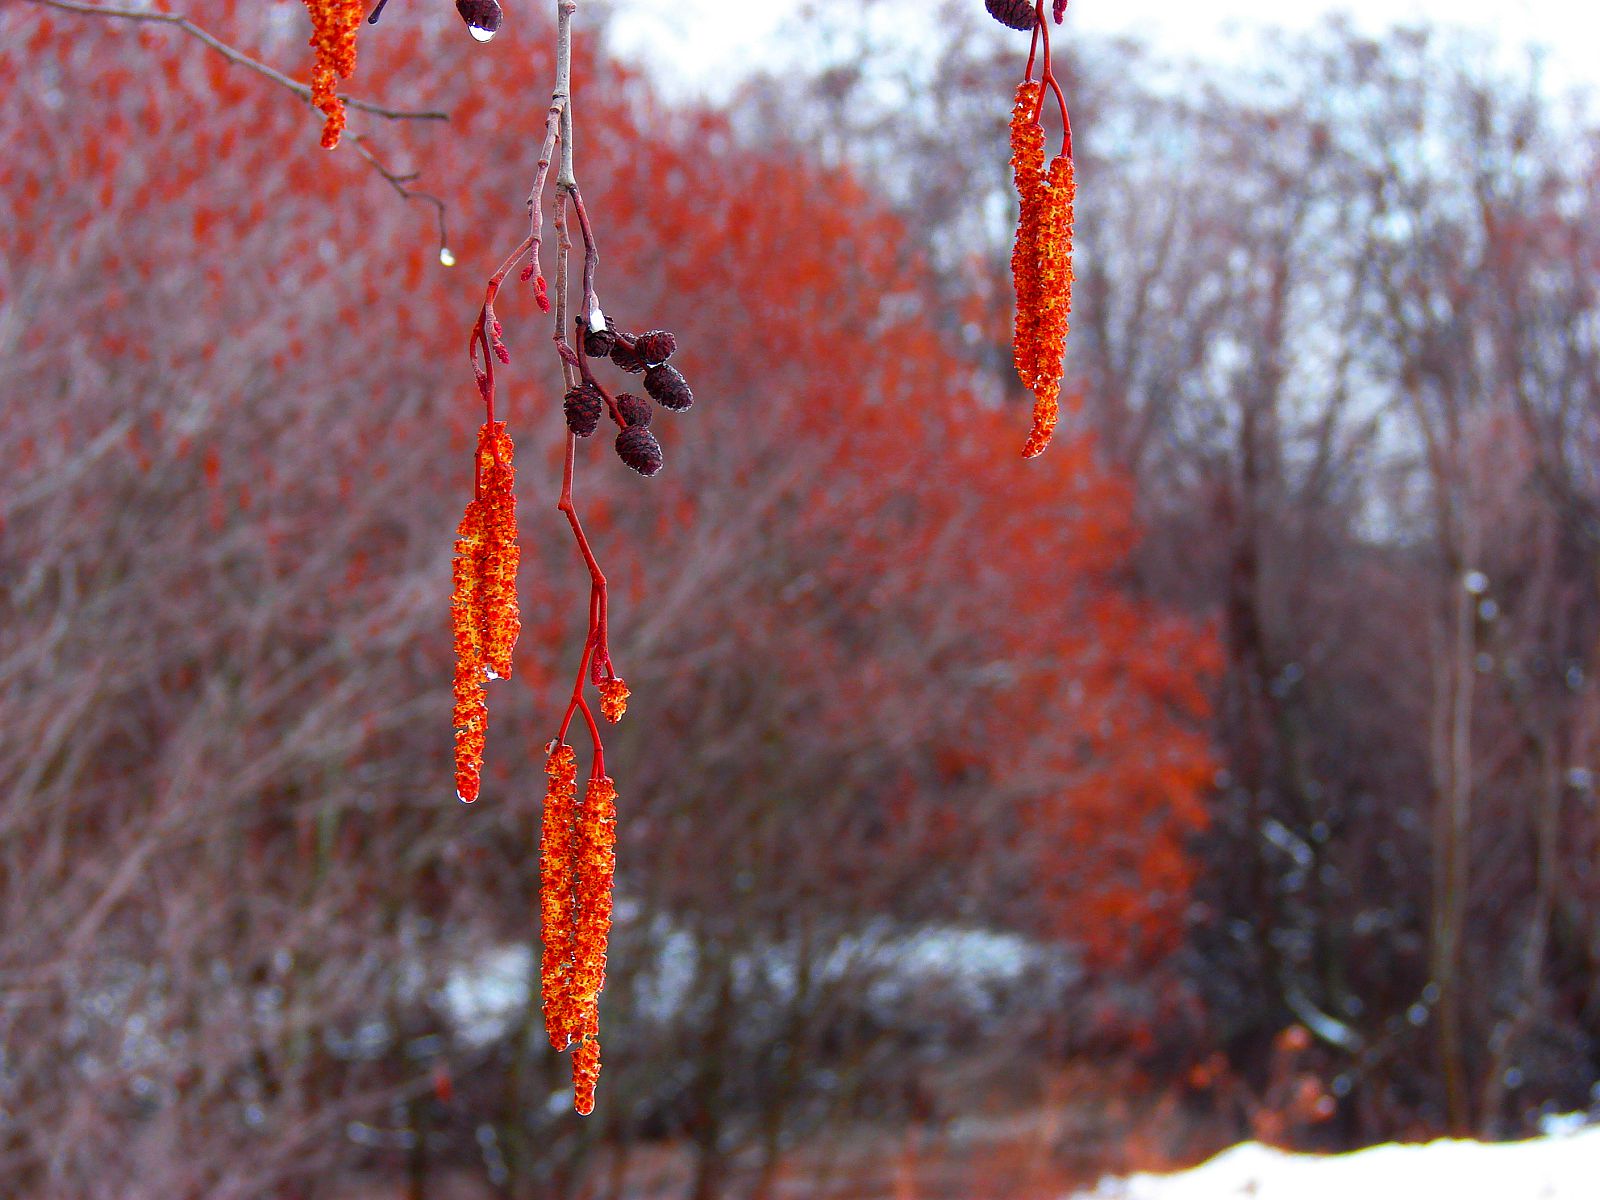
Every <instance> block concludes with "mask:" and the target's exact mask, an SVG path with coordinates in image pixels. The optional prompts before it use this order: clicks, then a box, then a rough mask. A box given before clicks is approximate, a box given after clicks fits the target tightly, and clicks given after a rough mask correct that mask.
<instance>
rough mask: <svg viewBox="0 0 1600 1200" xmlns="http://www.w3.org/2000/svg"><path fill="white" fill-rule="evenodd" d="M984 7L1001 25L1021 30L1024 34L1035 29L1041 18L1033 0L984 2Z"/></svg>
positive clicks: (987, 0)
mask: <svg viewBox="0 0 1600 1200" xmlns="http://www.w3.org/2000/svg"><path fill="white" fill-rule="evenodd" d="M983 6H984V7H985V8H986V9H988V10H989V15H990V16H991V17H993V18H994V19H995V20H996V21H999V22H1000V24H1002V25H1004V26H1006V27H1007V28H1009V29H1020V30H1021V31H1022V32H1023V33H1027V32H1028V31H1029V30H1031V29H1032V28H1033V26H1034V22H1035V21H1036V20H1037V19H1038V16H1039V14H1038V10H1037V9H1036V8H1035V7H1034V5H1033V0H984V5H983Z"/></svg>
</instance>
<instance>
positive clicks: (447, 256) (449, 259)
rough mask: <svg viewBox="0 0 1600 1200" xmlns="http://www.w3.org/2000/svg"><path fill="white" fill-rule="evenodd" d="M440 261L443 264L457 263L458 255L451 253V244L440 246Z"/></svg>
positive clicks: (450, 265) (451, 265) (453, 264)
mask: <svg viewBox="0 0 1600 1200" xmlns="http://www.w3.org/2000/svg"><path fill="white" fill-rule="evenodd" d="M439 262H440V264H441V265H442V266H446V267H453V266H455V265H456V256H455V255H454V254H451V253H450V247H449V246H440V247H439Z"/></svg>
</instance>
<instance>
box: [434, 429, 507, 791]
mask: <svg viewBox="0 0 1600 1200" xmlns="http://www.w3.org/2000/svg"><path fill="white" fill-rule="evenodd" d="M511 454H512V445H511V439H510V438H509V437H507V436H506V426H505V422H504V421H496V422H494V424H493V425H489V424H485V425H484V426H483V427H482V428H481V429H479V430H478V449H477V458H476V460H475V461H476V464H477V480H478V485H477V489H476V490H477V494H476V495H475V496H474V497H473V500H472V502H471V503H470V504H468V505H467V511H466V512H465V513H463V514H462V517H461V524H460V525H459V526H458V527H457V529H456V545H455V554H456V557H455V563H454V564H453V566H452V568H451V574H452V580H453V585H454V586H453V590H452V593H451V597H450V624H451V631H452V635H453V640H454V642H455V651H456V670H455V708H454V710H453V713H452V723H453V724H454V726H455V731H456V795H457V796H458V797H460V798H461V799H462V800H464V801H466V802H467V803H469V804H470V803H471V802H472V801H474V800H476V799H477V798H478V789H479V786H480V782H481V779H482V775H483V749H484V742H485V739H486V735H487V730H488V724H489V708H488V704H487V701H486V698H485V695H484V684H485V683H486V682H488V681H489V680H491V679H504V678H505V677H506V676H508V675H510V674H511V652H512V649H513V648H514V647H515V646H516V643H517V635H518V634H519V633H520V632H521V629H522V619H521V615H520V613H519V610H518V607H517V566H518V564H519V562H520V561H521V554H522V552H521V550H520V548H519V547H518V545H517V502H516V496H515V494H514V491H513V485H514V483H515V480H516V472H515V470H514V469H513V467H512V464H511Z"/></svg>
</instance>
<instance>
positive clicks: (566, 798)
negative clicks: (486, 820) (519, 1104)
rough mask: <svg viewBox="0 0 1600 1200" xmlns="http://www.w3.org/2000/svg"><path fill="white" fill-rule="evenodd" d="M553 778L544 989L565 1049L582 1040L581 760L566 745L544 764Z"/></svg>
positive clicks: (545, 834)
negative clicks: (578, 952)
mask: <svg viewBox="0 0 1600 1200" xmlns="http://www.w3.org/2000/svg"><path fill="white" fill-rule="evenodd" d="M544 772H545V774H546V775H547V776H549V783H548V784H547V785H546V788H545V794H544V813H543V816H542V817H541V820H540V838H539V919H540V923H541V926H542V928H541V929H540V937H541V938H542V939H543V941H544V956H543V958H542V959H541V960H540V966H539V981H540V991H541V994H542V996H543V997H544V1027H545V1032H546V1033H547V1034H548V1035H549V1037H550V1044H551V1045H552V1046H553V1047H555V1048H556V1049H557V1050H565V1049H566V1048H567V1046H568V1045H569V1044H571V1042H572V1039H573V1038H575V1037H577V1036H579V1034H580V1033H581V1029H580V1028H579V1021H578V1014H577V1013H576V1012H575V1010H574V1007H573V1000H572V934H573V900H574V896H573V882H574V875H573V869H572V852H573V839H574V837H575V835H576V824H577V815H578V756H577V754H576V753H575V752H574V751H573V749H572V747H571V746H568V745H566V744H565V743H562V744H560V745H557V746H556V748H555V749H554V750H553V751H551V753H550V757H549V759H548V760H546V762H545V765H544Z"/></svg>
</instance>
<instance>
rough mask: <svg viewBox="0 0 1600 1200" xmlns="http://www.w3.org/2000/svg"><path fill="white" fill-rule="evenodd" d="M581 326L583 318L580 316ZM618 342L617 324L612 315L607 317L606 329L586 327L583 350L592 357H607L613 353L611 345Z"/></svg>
mask: <svg viewBox="0 0 1600 1200" xmlns="http://www.w3.org/2000/svg"><path fill="white" fill-rule="evenodd" d="M578 323H579V325H580V326H582V324H583V318H582V317H579V318H578ZM616 344H617V326H616V323H615V322H614V321H612V319H611V318H610V317H607V318H606V327H605V328H604V329H585V330H584V334H583V352H584V353H585V354H587V355H588V356H589V357H590V358H605V357H606V356H607V355H609V354H610V353H611V347H613V346H615V345H616Z"/></svg>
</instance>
